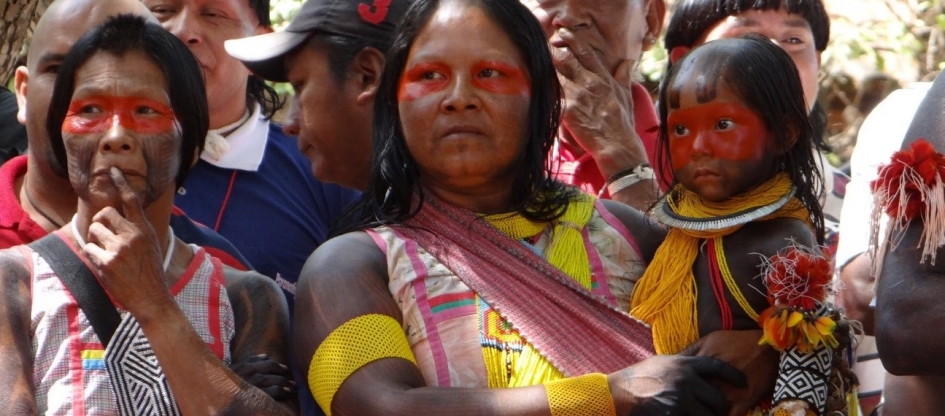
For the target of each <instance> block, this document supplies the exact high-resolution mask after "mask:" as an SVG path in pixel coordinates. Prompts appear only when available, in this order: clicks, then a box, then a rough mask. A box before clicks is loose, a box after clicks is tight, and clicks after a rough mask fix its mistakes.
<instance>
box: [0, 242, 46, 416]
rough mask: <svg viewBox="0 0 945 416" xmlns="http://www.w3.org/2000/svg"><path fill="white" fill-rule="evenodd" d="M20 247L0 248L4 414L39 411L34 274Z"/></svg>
mask: <svg viewBox="0 0 945 416" xmlns="http://www.w3.org/2000/svg"><path fill="white" fill-rule="evenodd" d="M24 263H25V260H24V259H23V257H22V256H21V255H20V253H19V252H18V251H16V250H4V251H0V368H3V371H0V414H3V415H16V416H19V415H35V414H36V413H37V409H36V395H35V394H34V392H33V380H32V378H33V376H32V374H33V357H32V354H31V351H30V350H31V348H30V338H31V337H30V275H29V271H28V270H27V269H26V267H25V266H24Z"/></svg>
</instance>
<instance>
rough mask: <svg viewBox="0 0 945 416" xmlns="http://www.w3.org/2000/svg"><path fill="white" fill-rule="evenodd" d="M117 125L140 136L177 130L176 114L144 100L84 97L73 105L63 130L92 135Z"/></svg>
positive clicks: (155, 102) (73, 102)
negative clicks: (175, 124) (175, 127)
mask: <svg viewBox="0 0 945 416" xmlns="http://www.w3.org/2000/svg"><path fill="white" fill-rule="evenodd" d="M116 123H117V124H119V125H121V126H122V127H124V128H126V129H128V130H131V131H134V132H137V133H144V134H159V133H166V132H168V131H170V130H171V129H173V128H174V123H175V118H174V111H173V110H172V109H171V107H170V106H168V105H167V104H164V103H162V102H159V101H156V100H153V99H150V98H144V97H115V96H96V97H89V98H81V99H76V100H73V101H72V103H70V104H69V112H68V113H66V118H65V120H63V122H62V128H63V130H65V131H67V132H69V133H73V134H91V133H101V132H104V131H107V130H108V129H110V128H111V127H112V126H114V125H115V124H116Z"/></svg>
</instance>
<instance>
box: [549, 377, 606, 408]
mask: <svg viewBox="0 0 945 416" xmlns="http://www.w3.org/2000/svg"><path fill="white" fill-rule="evenodd" d="M545 392H546V393H547V394H548V409H549V410H551V416H600V415H616V414H617V408H616V405H615V404H614V397H613V396H611V395H610V385H609V384H607V376H606V375H604V374H600V373H593V374H586V375H583V376H580V377H572V378H565V379H561V380H555V381H551V382H548V383H545Z"/></svg>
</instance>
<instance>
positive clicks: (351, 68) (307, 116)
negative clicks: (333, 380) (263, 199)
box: [225, 0, 410, 415]
mask: <svg viewBox="0 0 945 416" xmlns="http://www.w3.org/2000/svg"><path fill="white" fill-rule="evenodd" d="M409 5H410V0H373V2H372V1H365V0H308V1H306V2H305V4H303V5H302V9H301V10H300V11H299V13H298V15H296V17H295V18H294V19H293V20H292V22H291V23H290V24H289V26H288V27H287V28H286V29H285V30H284V31H281V32H276V33H269V34H264V35H258V36H252V37H248V38H242V39H235V40H229V41H227V42H226V43H225V46H226V51H227V52H228V53H229V54H230V55H232V56H233V57H235V58H237V59H239V60H240V61H242V62H243V63H244V64H245V65H246V66H247V67H248V68H249V69H250V71H252V72H253V73H254V74H255V75H257V76H260V77H262V78H264V79H267V80H270V81H280V82H285V81H288V82H290V83H291V84H292V87H293V88H294V89H295V98H294V99H293V102H292V110H291V111H290V114H289V116H288V117H287V118H286V120H285V125H284V127H283V130H284V131H285V133H286V134H288V135H296V136H298V142H299V149H300V150H301V151H302V153H303V154H305V156H306V157H308V159H309V160H310V161H311V162H312V173H313V174H314V175H315V177H316V178H318V180H320V181H323V182H328V183H336V184H340V185H344V186H346V187H349V188H354V189H364V188H365V187H367V181H368V173H369V171H370V159H371V119H372V117H373V115H374V95H375V93H376V92H377V85H378V82H379V81H380V76H381V72H382V71H383V69H384V62H385V61H384V53H385V52H386V51H387V49H388V48H389V47H390V45H391V43H392V42H393V40H394V36H393V32H394V29H395V27H396V26H397V24H398V23H400V21H401V19H402V18H403V16H404V14H405V13H406V11H407V8H408V7H409ZM310 324H311V323H306V322H300V323H299V326H298V327H296V328H295V329H294V330H295V331H304V330H306V325H310ZM300 376H301V377H300ZM304 376H305V375H304V374H302V375H298V374H297V375H296V378H297V379H299V380H304V379H305V377H304ZM298 386H299V400H300V402H301V409H302V413H303V414H306V415H312V414H320V413H321V409H319V407H318V406H317V405H316V404H315V402H314V400H313V399H312V395H311V394H308V391H307V390H308V384H307V383H306V382H299V383H298Z"/></svg>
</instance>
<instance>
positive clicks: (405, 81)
mask: <svg viewBox="0 0 945 416" xmlns="http://www.w3.org/2000/svg"><path fill="white" fill-rule="evenodd" d="M452 76H453V72H452V71H451V70H450V68H449V67H448V66H446V64H443V63H439V62H422V63H419V64H417V65H414V66H413V67H412V68H410V69H408V70H406V71H404V75H403V76H402V77H401V78H400V87H399V88H398V90H397V101H398V102H400V101H410V100H416V99H418V98H423V97H426V96H428V95H430V94H433V93H435V92H439V91H443V90H444V89H446V86H447V85H449V83H450V78H452Z"/></svg>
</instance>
